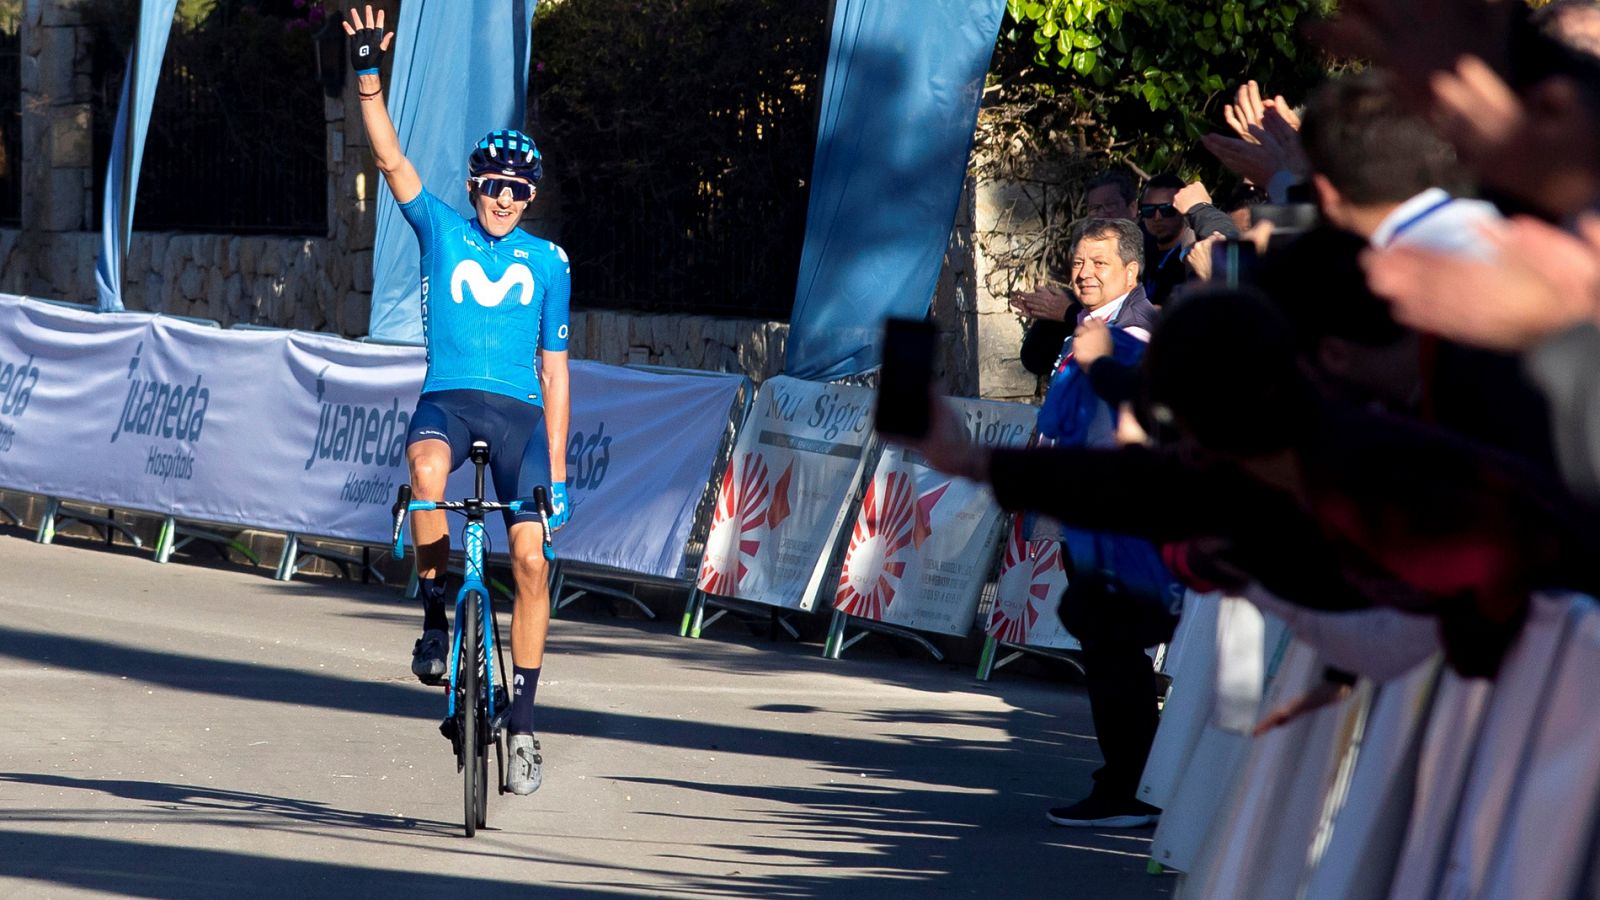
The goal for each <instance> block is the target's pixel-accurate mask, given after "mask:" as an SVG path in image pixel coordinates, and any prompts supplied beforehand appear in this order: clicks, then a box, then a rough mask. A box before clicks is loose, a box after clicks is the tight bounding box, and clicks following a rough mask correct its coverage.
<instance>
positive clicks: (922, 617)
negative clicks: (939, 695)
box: [833, 400, 1038, 636]
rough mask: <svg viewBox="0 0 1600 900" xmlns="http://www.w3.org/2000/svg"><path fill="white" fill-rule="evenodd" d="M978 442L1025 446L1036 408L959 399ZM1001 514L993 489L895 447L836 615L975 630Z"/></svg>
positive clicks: (846, 573)
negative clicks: (838, 613) (840, 613)
mask: <svg viewBox="0 0 1600 900" xmlns="http://www.w3.org/2000/svg"><path fill="white" fill-rule="evenodd" d="M953 402H954V403H955V405H956V406H957V407H958V408H959V409H960V410H961V412H962V414H963V415H964V416H965V419H966V425H967V430H968V432H969V433H970V434H971V435H972V438H973V440H975V441H977V442H979V443H982V444H983V445H985V446H988V447H1020V446H1022V445H1023V444H1026V443H1027V441H1028V436H1029V435H1030V434H1032V432H1033V422H1034V419H1035V418H1036V417H1037V416H1038V410H1037V409H1035V408H1034V407H1032V406H1026V405H1023V404H1020V403H997V402H994V401H984V400H956V401H953ZM1000 524H1001V512H1000V507H999V505H997V504H996V503H995V500H994V495H993V494H991V493H990V491H989V488H988V486H987V485H982V484H978V483H976V482H972V481H968V480H966V479H964V478H952V477H950V476H948V475H945V474H943V473H941V472H938V471H936V470H934V469H932V468H929V467H928V465H927V464H926V462H924V461H923V459H922V458H921V456H919V455H918V454H916V453H914V452H912V451H907V450H904V449H902V448H899V447H894V446H891V447H888V448H886V449H885V450H884V452H883V454H882V455H881V456H879V458H878V466H877V471H876V472H874V473H873V477H872V482H871V483H870V484H869V485H868V486H867V492H866V495H865V496H864V497H863V498H862V501H861V512H860V514H859V515H857V516H856V521H855V529H854V531H853V532H852V533H851V536H850V548H849V550H848V551H847V552H846V554H845V558H844V567H843V569H842V570H841V572H840V574H839V584H838V593H837V594H836V595H835V597H834V601H833V607H834V609H836V610H838V611H839V612H843V613H848V614H849V615H852V616H857V617H859V618H863V619H870V620H873V621H878V622H886V623H889V624H892V625H899V626H902V627H905V628H914V629H917V630H920V631H933V632H938V633H940V634H952V635H957V636H960V635H965V634H968V633H969V632H971V630H972V626H973V622H974V619H975V618H976V615H977V609H978V595H979V594H980V593H981V592H982V590H983V583H984V580H985V579H986V578H987V577H988V575H989V565H990V563H991V561H992V560H993V559H994V545H995V539H996V538H997V537H998V531H999V528H1000Z"/></svg>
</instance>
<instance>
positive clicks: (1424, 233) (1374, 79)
mask: <svg viewBox="0 0 1600 900" xmlns="http://www.w3.org/2000/svg"><path fill="white" fill-rule="evenodd" d="M1300 137H1301V139H1302V140H1303V141H1304V147H1305V154H1306V157H1307V158H1308V159H1309V160H1310V165H1311V171H1312V175H1311V183H1312V186H1313V189H1314V192H1315V194H1316V196H1317V200H1318V204H1319V206H1320V207H1321V209H1322V214H1323V217H1324V219H1325V220H1326V221H1328V222H1330V223H1331V224H1333V225H1336V226H1338V227H1341V228H1344V229H1346V230H1348V231H1351V232H1353V233H1355V234H1357V235H1360V236H1361V237H1363V238H1366V239H1367V240H1368V241H1369V242H1370V243H1371V244H1372V245H1373V246H1374V247H1399V246H1406V247H1417V248H1427V249H1431V250H1435V251H1439V252H1443V253H1452V254H1468V255H1472V256H1477V257H1487V256H1491V255H1493V253H1494V252H1495V251H1494V248H1493V246H1492V244H1491V243H1490V241H1489V238H1488V237H1487V236H1486V234H1485V228H1486V227H1488V226H1492V225H1494V224H1496V223H1498V222H1500V221H1501V217H1500V214H1499V213H1498V212H1497V211H1496V210H1495V208H1494V207H1493V206H1491V205H1490V204H1488V203H1485V202H1483V201H1481V200H1469V199H1464V198H1461V197H1456V196H1453V195H1452V194H1451V192H1450V190H1447V188H1451V189H1457V190H1459V186H1460V185H1461V183H1462V182H1463V181H1464V174H1463V172H1462V169H1461V167H1460V166H1459V164H1458V162H1457V160H1456V156H1455V153H1454V151H1453V150H1452V149H1451V148H1450V146H1449V145H1448V144H1446V143H1445V142H1444V141H1443V140H1442V139H1441V138H1439V137H1438V135H1437V134H1436V133H1435V132H1434V131H1433V130H1432V129H1431V128H1430V127H1429V125H1428V123H1427V122H1426V121H1425V120H1423V119H1422V118H1421V117H1420V116H1419V115H1417V114H1416V113H1413V112H1412V111H1411V110H1410V109H1408V108H1406V107H1405V106H1403V105H1402V103H1401V101H1400V98H1399V97H1398V96H1397V95H1396V94H1395V93H1394V92H1393V91H1392V90H1391V89H1390V87H1389V81H1388V79H1387V78H1386V77H1385V76H1383V75H1380V74H1378V73H1373V72H1368V73H1363V74H1360V75H1349V76H1344V77H1342V78H1338V79H1335V80H1333V81H1331V82H1329V83H1328V84H1326V85H1324V86H1323V87H1322V89H1321V90H1319V91H1318V92H1317V93H1316V95H1315V96H1313V98H1312V100H1311V102H1310V103H1309V104H1308V105H1307V109H1306V115H1305V121H1304V124H1303V125H1302V127H1301V129H1300ZM1426 352H1427V353H1428V354H1429V355H1430V356H1431V362H1430V363H1429V365H1427V366H1426V368H1425V369H1424V371H1423V377H1424V379H1425V385H1424V388H1425V396H1424V397H1423V398H1422V412H1423V414H1424V415H1426V416H1427V417H1428V418H1429V419H1430V420H1431V421H1433V422H1436V423H1438V424H1440V425H1443V426H1445V427H1446V428H1450V429H1453V430H1456V431H1459V432H1461V433H1462V434H1464V435H1466V436H1468V437H1471V438H1473V439H1475V440H1479V441H1482V442H1483V443H1486V444H1489V445H1491V446H1496V447H1500V448H1502V449H1505V450H1509V451H1510V452H1512V453H1515V454H1517V455H1518V456H1521V457H1522V458H1524V459H1526V460H1528V461H1530V462H1533V463H1535V464H1536V465H1540V466H1543V467H1546V468H1549V469H1553V468H1554V467H1555V453H1554V450H1553V449H1552V447H1551V444H1550V438H1549V431H1550V424H1549V416H1548V411H1547V409H1546V406H1545V403H1544V400H1543V398H1542V397H1541V396H1540V395H1539V393H1538V391H1536V390H1535V389H1534V388H1533V386H1532V385H1531V384H1529V382H1528V380H1527V378H1526V377H1525V376H1524V375H1523V374H1522V372H1521V370H1520V369H1519V367H1518V364H1517V361H1516V360H1515V358H1513V357H1511V356H1508V355H1506V354H1502V353H1494V352H1490V351H1485V350H1479V349H1474V348H1469V347H1464V346H1461V345H1458V344H1452V343H1447V342H1437V343H1433V344H1431V345H1430V346H1429V347H1428V348H1427V351H1426Z"/></svg>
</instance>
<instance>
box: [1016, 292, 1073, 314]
mask: <svg viewBox="0 0 1600 900" xmlns="http://www.w3.org/2000/svg"><path fill="white" fill-rule="evenodd" d="M1011 308H1012V309H1013V310H1015V311H1016V313H1017V314H1018V315H1020V316H1025V317H1027V318H1029V319H1050V320H1052V321H1055V322H1065V321H1066V319H1067V310H1068V309H1071V308H1072V295H1071V294H1069V293H1067V292H1066V291H1064V290H1062V289H1061V288H1059V287H1056V286H1055V285H1053V284H1047V285H1045V286H1044V287H1042V288H1036V289H1034V290H1031V291H1016V292H1014V293H1012V295H1011Z"/></svg>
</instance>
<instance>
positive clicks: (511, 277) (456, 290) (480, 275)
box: [450, 259, 533, 307]
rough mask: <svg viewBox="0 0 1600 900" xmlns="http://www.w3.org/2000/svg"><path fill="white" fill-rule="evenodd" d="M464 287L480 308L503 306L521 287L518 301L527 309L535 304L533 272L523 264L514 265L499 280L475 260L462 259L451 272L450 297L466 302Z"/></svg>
mask: <svg viewBox="0 0 1600 900" xmlns="http://www.w3.org/2000/svg"><path fill="white" fill-rule="evenodd" d="M462 288H469V289H471V293H472V300H473V302H475V303H477V304H478V305H479V306H485V307H495V306H499V305H500V304H501V303H503V302H504V301H505V300H506V298H507V297H509V296H510V295H511V292H512V290H513V289H515V288H521V289H522V290H521V293H520V294H519V295H518V297H517V302H518V303H520V304H522V305H523V306H527V305H528V304H530V303H532V302H533V272H532V271H530V270H529V269H528V267H527V266H525V265H523V264H522V263H512V264H511V265H509V266H507V267H506V270H505V272H504V273H502V274H501V275H500V278H499V279H498V280H495V281H490V280H489V273H487V272H485V271H484V270H483V266H481V265H479V264H478V261H477V260H475V259H467V260H462V261H461V262H459V263H457V264H456V268H455V271H454V272H451V273H450V296H451V298H452V299H454V300H455V301H456V302H457V303H462V302H464V301H465V300H466V297H465V295H463V294H462Z"/></svg>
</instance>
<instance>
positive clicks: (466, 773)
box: [391, 441, 555, 837]
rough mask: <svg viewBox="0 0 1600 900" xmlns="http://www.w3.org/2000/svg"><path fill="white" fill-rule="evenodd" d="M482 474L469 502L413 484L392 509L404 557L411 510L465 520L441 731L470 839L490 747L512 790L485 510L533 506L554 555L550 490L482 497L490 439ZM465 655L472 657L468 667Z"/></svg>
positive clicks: (478, 818) (479, 458) (475, 446)
mask: <svg viewBox="0 0 1600 900" xmlns="http://www.w3.org/2000/svg"><path fill="white" fill-rule="evenodd" d="M468 456H469V458H470V459H471V460H472V464H473V466H474V467H475V468H476V472H475V474H474V476H473V496H471V497H468V498H466V499H464V500H438V501H433V500H413V499H411V485H409V484H402V485H401V486H400V490H399V493H398V496H397V497H396V498H395V501H394V507H393V508H392V509H391V512H393V514H394V556H395V559H403V558H404V557H405V547H404V545H403V544H402V540H403V534H402V533H403V531H404V529H405V520H406V514H407V513H412V512H428V511H432V510H445V511H447V512H455V513H460V514H461V515H463V516H465V517H466V520H467V521H466V525H465V526H463V528H462V530H461V546H462V554H463V556H464V558H465V580H464V581H463V582H462V584H461V590H459V591H457V592H456V612H455V617H454V621H455V628H454V635H453V637H452V638H451V641H450V683H449V689H448V690H447V691H446V694H445V696H446V698H447V699H446V711H445V719H444V721H443V722H442V723H440V725H439V731H440V732H441V733H442V734H444V736H445V737H447V738H449V739H450V744H451V746H452V747H453V748H454V749H455V754H456V771H458V772H460V773H461V783H462V801H463V806H464V809H465V819H466V832H467V837H472V836H473V835H475V834H476V833H477V831H478V829H479V828H482V827H483V826H484V824H485V823H486V822H487V820H488V807H489V747H490V746H491V745H492V746H493V747H494V755H495V767H496V771H497V772H498V774H499V789H500V791H499V792H500V793H502V794H503V793H505V792H506V748H505V719H506V713H507V712H508V711H509V710H510V708H511V698H510V695H509V694H507V693H506V677H505V672H506V668H505V651H504V645H503V644H502V643H501V641H500V624H499V623H498V622H497V621H495V616H494V599H493V595H492V594H491V592H490V591H489V588H488V587H487V579H486V578H485V575H484V557H485V556H487V553H486V549H485V548H486V547H487V545H488V533H487V532H486V531H485V529H484V526H483V517H484V514H485V513H490V512H498V511H500V510H505V509H509V510H511V511H512V512H513V513H516V512H520V511H522V510H523V509H531V510H533V511H534V512H535V513H536V514H537V515H538V517H539V526H540V528H541V529H542V530H543V531H544V556H545V559H550V560H553V559H555V549H554V547H553V546H552V545H551V542H550V516H551V510H550V497H549V494H548V492H547V491H546V490H545V488H544V487H542V486H541V487H535V488H534V489H533V496H532V497H531V498H524V499H520V500H512V501H510V502H509V503H502V502H499V501H496V500H486V499H484V496H483V486H484V485H483V470H484V467H485V466H487V465H488V463H489V444H488V443H487V442H485V441H473V442H472V448H471V450H470V451H469V454H468ZM463 659H465V660H469V661H471V662H472V664H471V665H466V666H463V665H462V661H463Z"/></svg>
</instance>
